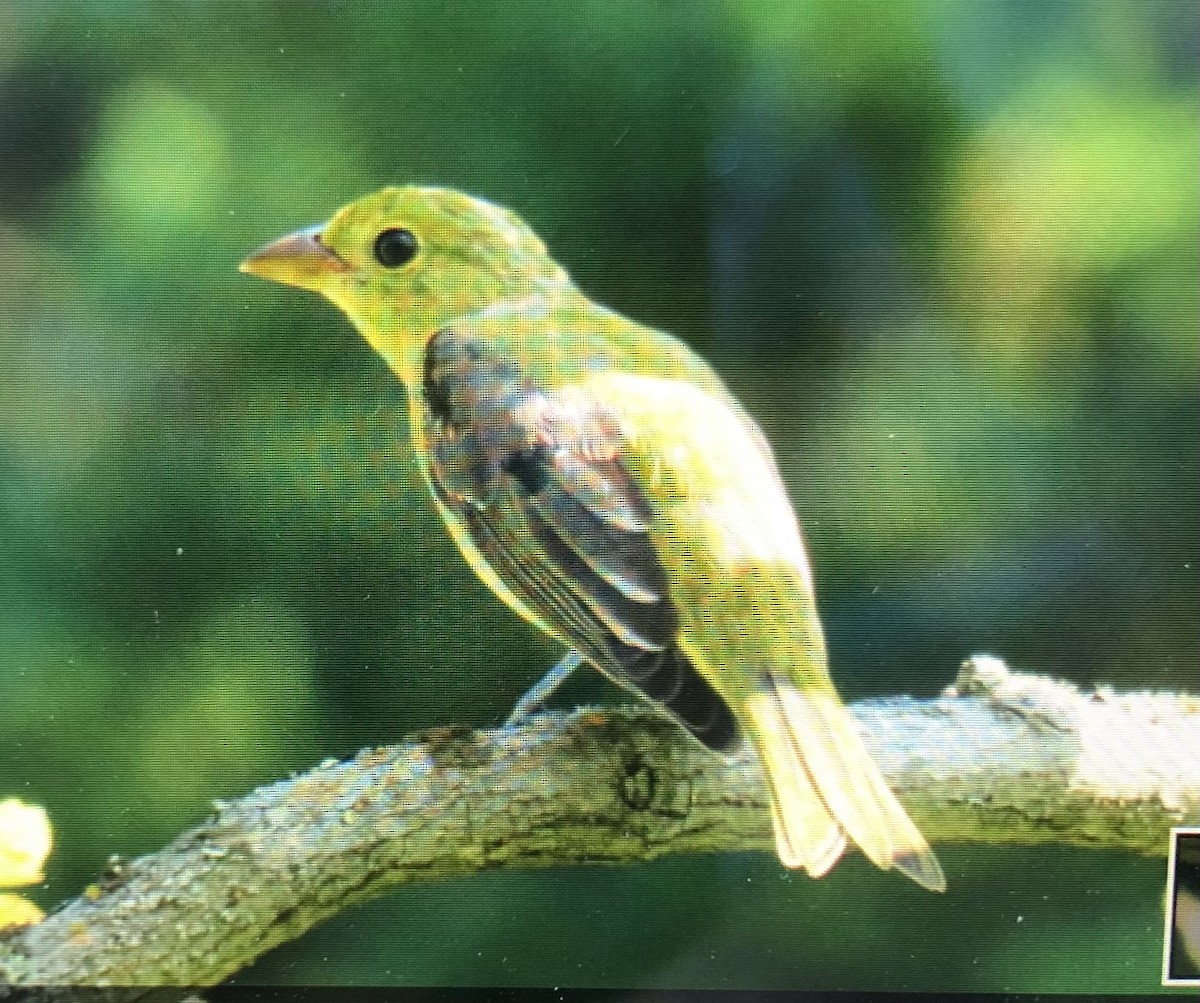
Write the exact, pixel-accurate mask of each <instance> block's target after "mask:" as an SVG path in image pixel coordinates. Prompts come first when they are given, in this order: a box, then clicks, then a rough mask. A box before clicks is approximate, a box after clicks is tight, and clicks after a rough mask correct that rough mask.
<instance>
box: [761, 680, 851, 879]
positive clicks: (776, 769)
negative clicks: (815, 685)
mask: <svg viewBox="0 0 1200 1003" xmlns="http://www.w3.org/2000/svg"><path fill="white" fill-rule="evenodd" d="M746 711H747V714H748V715H749V717H750V719H751V721H752V722H753V724H752V728H751V729H750V732H751V735H752V736H753V738H754V740H755V745H756V746H757V748H758V753H759V757H760V758H761V760H762V764H763V771H764V772H765V774H766V777H767V784H768V786H769V787H770V789H771V819H772V821H773V822H774V827H775V848H776V851H777V852H778V854H779V859H780V860H781V861H782V862H783V865H784V866H785V867H802V868H804V870H805V871H806V872H807V873H808V874H809V875H811V876H812V877H814V878H819V877H821V876H822V875H824V874H826V873H828V871H829V869H830V868H831V867H833V865H834V864H835V863H837V861H838V858H839V857H841V855H842V853H843V852H844V851H845V849H846V836H845V833H844V832H843V831H842V828H841V826H839V825H838V823H837V821H836V820H835V819H834V817H833V816H832V815H831V814H830V813H829V810H828V808H826V806H825V803H824V801H822V799H821V796H820V794H818V792H817V790H816V788H815V787H813V784H812V781H811V780H810V779H809V774H808V771H807V770H806V769H805V766H804V761H803V760H802V759H801V758H800V757H799V755H798V754H797V749H796V746H795V743H793V742H792V741H790V740H789V738H788V731H787V721H786V719H785V718H784V716H783V713H782V708H781V707H780V705H779V702H778V700H777V699H776V698H775V696H774V695H773V694H771V693H768V692H760V693H755V694H754V695H753V696H751V697H750V698H749V699H748V700H747V702H746Z"/></svg>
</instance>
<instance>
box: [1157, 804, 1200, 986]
mask: <svg viewBox="0 0 1200 1003" xmlns="http://www.w3.org/2000/svg"><path fill="white" fill-rule="evenodd" d="M1180 836H1200V828H1197V827H1195V826H1175V827H1174V828H1172V829H1171V845H1170V846H1169V847H1167V894H1166V901H1165V902H1164V903H1163V906H1164V908H1163V912H1164V913H1166V920H1165V922H1164V924H1163V963H1162V984H1163V985H1164V986H1167V987H1169V988H1171V989H1184V988H1189V987H1190V988H1196V987H1200V979H1171V978H1168V977H1167V976H1168V973H1169V972H1170V970H1171V969H1170V965H1171V934H1172V933H1173V932H1174V925H1175V923H1174V920H1175V882H1174V880H1173V879H1174V877H1175V847H1176V846H1177V845H1178V844H1179V837H1180Z"/></svg>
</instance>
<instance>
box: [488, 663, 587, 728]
mask: <svg viewBox="0 0 1200 1003" xmlns="http://www.w3.org/2000/svg"><path fill="white" fill-rule="evenodd" d="M582 662H583V656H582V655H580V654H579V652H578V651H568V652H567V653H566V654H565V655H563V656H562V658H560V659H559V660H558V662H556V663H555V665H554V668H552V669H551V670H550V671H549V672H547V673H546V674H545V675H544V676H542V678H541V679H539V680H538V681H537V682H536V683H534V684H533V685H532V686H530V687H529V689H527V690H526V691H525V693H524V695H523V696H522V697H521V699H520V700H518V701H517V702H516V705H515V706H514V707H513V709H512V713H511V714H509V715H508V719H507V720H506V721H505V722H504V727H506V728H515V727H517V726H519V725H522V724H525V722H527V721H528V720H529V719H530V718H531V717H532V716H533V715H534V714H536V713H537V712H538V711H539V710H541V709H542V707H543V705H544V704H545V703H546V701H547V700H549V699H550V697H551V696H552V695H553V694H554V691H555V690H556V689H558V688H559V687H560V686H561V685H562V684H563V681H564V680H565V679H566V678H567V676H569V675H570V674H571V673H572V672H574V671H575V670H576V669H577V668H579V666H580V664H581V663H582Z"/></svg>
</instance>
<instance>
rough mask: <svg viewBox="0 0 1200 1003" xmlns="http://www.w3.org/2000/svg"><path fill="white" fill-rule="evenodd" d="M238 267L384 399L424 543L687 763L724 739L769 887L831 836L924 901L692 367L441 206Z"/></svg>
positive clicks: (738, 415)
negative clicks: (451, 544)
mask: <svg viewBox="0 0 1200 1003" xmlns="http://www.w3.org/2000/svg"><path fill="white" fill-rule="evenodd" d="M242 270H243V271H246V272H249V273H251V274H253V275H258V276H261V277H263V278H266V279H272V280H274V281H276V282H282V283H286V284H288V285H292V286H298V287H300V288H302V289H309V290H312V291H314V292H317V293H320V294H321V295H323V296H325V297H326V298H327V299H329V300H330V301H332V302H333V303H334V304H335V305H336V306H338V307H339V308H340V309H341V310H343V311H344V312H345V313H346V315H347V316H348V317H349V318H350V320H351V322H352V323H353V324H354V325H355V327H356V328H357V329H358V330H359V332H360V333H361V334H362V336H363V337H364V338H365V339H366V340H367V342H368V343H369V344H370V345H371V346H372V347H373V348H374V349H375V350H376V351H377V352H378V353H379V354H380V355H381V356H382V357H383V358H384V360H386V362H387V364H388V365H389V366H390V367H391V369H392V370H393V372H395V374H396V375H397V376H398V377H399V378H400V379H401V380H402V381H403V382H404V385H405V388H406V389H407V392H408V401H409V417H410V426H411V429H412V439H413V446H414V451H415V453H416V456H417V457H418V458H419V462H420V464H421V469H422V473H423V474H424V477H425V480H426V482H427V483H428V485H429V488H430V490H431V492H432V493H433V497H434V499H435V501H436V504H437V508H438V510H439V511H440V513H441V515H442V518H443V519H444V520H445V523H446V526H447V528H448V529H449V531H450V533H451V535H452V536H453V538H454V540H455V542H456V543H457V544H458V547H459V549H460V550H461V551H462V553H463V556H464V557H465V558H466V560H467V562H468V563H469V564H470V565H471V567H472V568H473V569H474V570H475V572H476V574H478V575H479V577H480V578H482V579H483V581H484V582H486V583H487V584H488V585H489V586H490V587H491V588H492V589H493V590H494V591H495V592H496V594H497V595H498V596H499V597H500V598H501V599H502V600H504V602H505V603H507V604H508V605H509V606H510V607H511V608H512V609H513V610H515V611H516V612H517V613H518V614H520V615H521V616H522V617H524V618H525V619H526V620H528V621H529V622H530V623H532V624H534V625H536V626H537V627H539V628H540V629H541V630H543V631H545V632H546V633H547V634H549V635H551V636H552V637H554V638H556V639H557V640H558V641H560V642H562V644H564V645H566V646H567V648H568V649H569V652H571V654H570V655H569V656H568V658H567V659H565V660H564V662H563V663H560V665H561V669H560V672H559V675H561V674H562V673H563V672H565V671H569V670H570V668H572V667H573V666H574V665H575V664H578V662H579V661H581V660H582V661H587V662H589V663H590V664H592V665H593V666H595V667H596V668H597V669H599V670H600V671H601V672H603V673H604V674H605V675H607V676H608V677H609V678H611V679H612V680H614V681H615V682H617V683H619V684H620V685H622V686H624V687H626V688H627V689H630V690H633V691H635V692H637V693H638V694H640V695H641V696H643V697H645V698H646V699H648V700H650V701H651V702H652V703H654V704H655V705H656V706H657V707H659V708H660V709H661V710H663V711H664V712H665V713H667V714H668V715H670V716H671V717H672V718H674V719H675V720H676V721H677V722H678V723H679V724H680V725H682V726H683V727H684V728H686V729H687V730H688V731H689V732H690V733H691V734H692V735H694V736H695V737H696V738H697V739H698V740H699V741H700V742H702V743H704V744H705V745H706V746H708V747H709V748H712V749H714V750H717V751H719V752H729V751H731V750H733V749H734V748H735V747H736V746H737V744H738V743H739V742H740V741H742V740H743V739H744V740H748V741H749V743H750V745H751V746H752V747H753V749H754V751H755V752H756V753H757V754H758V758H759V760H760V761H761V763H762V766H763V770H764V772H765V774H766V778H767V781H768V786H769V788H770V793H771V806H772V813H771V814H772V819H773V821H774V831H775V844H776V849H777V851H778V854H779V859H780V860H781V861H782V862H783V864H784V865H785V866H787V867H792V868H797V867H798V868H803V869H804V870H805V871H807V872H808V873H809V874H810V875H812V876H813V877H820V876H821V875H823V874H825V873H826V872H827V871H828V870H829V869H830V868H831V867H832V866H833V865H834V863H836V862H837V860H838V858H839V857H840V856H841V855H842V853H843V851H844V850H845V848H846V845H847V841H848V840H849V841H852V842H853V843H855V844H857V845H858V847H859V848H860V849H861V850H862V851H863V853H865V854H866V855H867V856H868V857H869V858H870V859H871V860H872V861H874V862H875V864H877V865H878V866H879V867H882V868H889V867H895V868H897V869H899V870H900V871H902V872H903V873H904V874H906V875H908V876H909V877H910V878H912V879H913V880H914V881H916V882H918V883H919V884H921V885H923V886H924V887H926V888H930V889H934V890H938V891H940V890H942V889H944V888H945V878H944V877H943V874H942V870H941V867H940V866H939V865H938V861H937V858H936V857H935V856H934V854H933V852H932V851H931V850H930V848H929V846H928V844H927V843H926V842H925V839H924V838H923V837H922V835H921V833H920V832H919V831H918V829H917V827H916V826H915V825H914V824H913V822H912V821H911V819H909V817H908V815H907V814H906V812H905V811H904V809H903V807H901V805H900V803H899V802H898V801H897V800H896V798H895V796H894V795H893V794H892V792H891V790H889V788H888V786H887V784H886V782H885V781H884V779H883V777H882V775H881V774H880V772H879V770H878V768H877V767H876V765H875V764H874V762H873V761H872V760H871V758H870V756H869V755H868V753H867V751H866V749H865V747H864V746H863V743H862V740H861V738H860V737H859V734H858V732H857V731H856V727H855V723H854V721H853V719H852V718H851V717H850V715H849V713H848V712H847V710H846V709H845V707H844V706H843V704H842V702H841V700H840V699H839V698H838V695H837V692H836V690H835V689H834V687H833V683H832V681H831V680H830V678H829V673H828V670H827V668H826V655H825V641H824V636H823V633H822V630H821V622H820V619H819V618H818V616H817V609H816V602H815V599H814V595H813V582H812V573H811V571H810V570H809V562H808V557H807V554H806V552H805V548H804V543H803V540H802V537H801V533H800V528H799V525H798V524H797V521H796V516H795V513H794V512H793V510H792V506H791V503H790V502H789V500H788V496H787V492H786V490H785V488H784V485H783V481H782V479H781V478H780V475H779V471H778V469H777V468H776V465H775V459H774V456H773V455H772V452H771V447H770V445H769V444H768V442H767V440H766V438H765V437H764V436H763V434H762V432H761V431H760V430H759V428H758V426H757V425H756V424H755V423H754V421H753V420H752V419H751V418H750V416H749V415H748V414H747V413H746V412H745V410H743V408H742V407H741V405H740V404H739V403H738V402H737V401H736V400H735V399H734V398H733V396H732V395H731V394H730V393H729V391H728V390H727V389H726V388H725V386H724V384H722V382H721V380H720V378H719V377H718V376H717V375H716V373H715V372H714V371H713V370H712V369H711V368H710V367H709V366H708V365H707V364H706V363H705V362H704V360H702V359H701V358H700V357H699V356H698V355H696V354H695V353H694V352H692V351H691V350H690V349H689V348H688V347H687V346H686V345H684V344H683V342H681V341H678V340H677V339H675V338H673V337H671V336H670V335H668V334H664V333H662V332H661V331H656V330H654V329H652V328H649V327H644V326H642V325H641V324H638V323H636V322H634V321H632V320H629V319H628V318H626V317H622V316H621V315H619V314H617V313H615V312H613V311H611V310H608V309H606V308H605V307H603V306H600V305H599V304H597V303H594V302H592V301H591V300H590V299H588V298H587V296H585V295H584V294H583V293H582V292H581V291H580V290H579V289H578V288H577V287H576V286H575V285H574V283H572V281H571V279H570V278H569V277H568V276H567V273H566V272H565V271H564V270H563V269H562V268H561V267H559V265H558V264H557V263H556V262H555V261H554V259H553V258H551V257H550V256H549V254H548V253H547V251H546V248H545V245H544V244H543V243H542V242H541V240H539V239H538V237H537V235H536V234H534V232H533V231H532V230H531V229H530V228H529V227H528V226H526V225H525V223H523V222H522V221H521V220H520V219H519V218H518V217H517V216H515V215H514V214H512V213H511V212H509V211H507V210H505V209H503V208H501V207H499V206H496V205H493V204H491V203H489V202H486V201H484V200H482V199H478V198H472V197H470V196H468V195H464V194H462V193H460V192H457V191H452V190H449V189H444V188H429V187H416V186H409V187H403V188H386V189H384V190H382V191H379V192H376V193H374V194H372V195H368V196H366V197H364V198H362V199H360V200H358V201H356V202H353V203H351V204H350V205H348V206H346V207H345V208H343V209H342V210H340V211H339V212H338V213H337V214H336V215H334V216H333V218H332V219H331V220H329V222H328V223H326V224H324V225H322V226H316V227H312V228H310V229H306V230H301V231H298V232H297V233H294V234H290V235H288V236H286V237H283V238H281V239H280V240H277V241H275V242H274V243H272V244H268V245H267V246H265V247H263V248H262V249H260V250H259V251H257V252H255V253H254V254H252V255H251V256H250V257H248V258H247V259H246V260H245V261H244V262H243V263H242ZM549 685H552V682H548V683H547V686H546V687H545V688H543V689H542V690H541V691H539V696H540V695H541V694H542V693H544V691H545V689H546V688H548V687H549ZM534 702H536V701H535V700H534V699H533V698H530V700H528V701H526V702H525V705H526V706H531V705H532V703H534Z"/></svg>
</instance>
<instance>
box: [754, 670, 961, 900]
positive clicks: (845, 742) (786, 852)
mask: <svg viewBox="0 0 1200 1003" xmlns="http://www.w3.org/2000/svg"><path fill="white" fill-rule="evenodd" d="M744 717H745V719H746V724H747V725H748V727H747V729H746V730H747V731H748V732H749V737H750V739H751V740H752V742H753V743H754V745H755V748H756V750H757V752H758V755H759V758H760V759H761V761H762V764H763V769H764V771H765V773H766V776H767V781H768V784H769V786H770V789H771V814H772V819H773V821H774V824H775V845H776V849H777V852H778V853H779V859H780V860H781V861H782V862H783V864H784V865H785V866H787V867H802V868H803V869H804V870H805V871H806V872H808V874H810V875H811V876H813V877H820V876H821V875H823V874H825V873H826V872H827V871H828V870H829V869H830V868H831V867H833V865H834V864H835V863H837V860H838V858H839V857H840V856H841V855H842V852H843V851H844V850H845V848H846V843H847V839H849V840H850V841H852V842H854V843H855V844H857V845H858V847H859V848H860V849H861V850H862V851H863V853H865V854H866V855H867V857H868V858H869V859H870V860H872V861H873V862H874V863H875V864H876V866H878V867H881V868H883V869H885V870H886V869H888V868H891V867H895V868H896V869H897V870H899V871H900V872H901V873H903V874H906V875H907V876H908V877H910V878H912V880H913V881H915V882H917V884H919V885H922V886H923V887H925V888H928V889H930V890H932V891H944V890H945V888H946V878H945V876H944V875H943V874H942V868H941V866H940V865H939V864H938V860H937V857H936V856H934V854H933V851H932V850H931V849H930V848H929V844H928V843H926V842H925V838H924V837H923V836H922V835H921V833H920V831H919V830H918V829H917V827H916V826H915V825H914V824H913V821H912V819H910V818H909V817H908V813H907V812H905V810H904V808H903V807H902V806H901V804H900V802H899V801H897V800H896V796H895V795H894V794H893V793H892V792H891V790H890V788H889V787H888V785H887V783H886V781H885V780H884V779H883V775H882V774H881V773H880V772H879V768H878V767H877V766H876V765H875V763H874V761H873V760H872V759H871V757H870V755H869V754H868V753H867V750H866V747H865V746H864V745H863V742H862V739H861V738H860V737H859V734H858V732H857V730H856V729H855V725H854V721H853V719H852V718H851V716H850V712H849V711H848V710H846V708H845V706H844V705H843V704H842V703H841V701H840V700H839V699H838V697H837V694H836V693H835V692H834V691H833V689H832V687H826V686H823V685H820V684H815V685H814V684H809V685H804V684H798V683H796V682H795V681H793V680H792V679H791V678H789V676H788V675H785V674H783V673H781V672H770V671H768V672H766V673H764V675H763V677H762V681H761V684H760V686H759V687H758V688H757V689H756V690H755V691H754V692H753V693H751V694H750V695H749V696H748V697H747V698H746V700H745V704H744Z"/></svg>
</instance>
